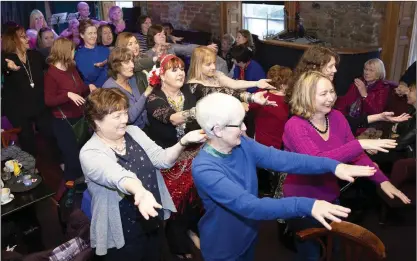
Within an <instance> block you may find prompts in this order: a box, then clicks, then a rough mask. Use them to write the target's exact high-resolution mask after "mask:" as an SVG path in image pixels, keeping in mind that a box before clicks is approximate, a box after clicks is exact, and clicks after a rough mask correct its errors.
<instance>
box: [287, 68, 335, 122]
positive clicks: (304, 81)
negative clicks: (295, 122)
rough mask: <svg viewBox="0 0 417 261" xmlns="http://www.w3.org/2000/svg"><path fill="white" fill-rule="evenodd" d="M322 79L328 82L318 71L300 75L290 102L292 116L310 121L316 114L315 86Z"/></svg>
mask: <svg viewBox="0 0 417 261" xmlns="http://www.w3.org/2000/svg"><path fill="white" fill-rule="evenodd" d="M322 78H323V79H326V80H327V81H330V80H329V78H327V77H326V75H324V74H323V73H321V72H318V71H309V72H305V73H303V74H301V76H300V78H298V80H297V82H296V83H295V85H294V89H293V93H292V96H291V100H290V106H291V113H292V114H294V115H297V116H300V117H302V118H304V119H310V118H311V117H312V116H313V115H314V113H315V112H316V109H315V106H314V103H315V100H316V98H315V97H316V91H317V84H318V82H319V80H320V79H322ZM330 82H331V81H330ZM332 84H333V83H332Z"/></svg>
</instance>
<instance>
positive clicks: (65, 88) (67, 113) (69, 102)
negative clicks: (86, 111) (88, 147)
mask: <svg viewBox="0 0 417 261" xmlns="http://www.w3.org/2000/svg"><path fill="white" fill-rule="evenodd" d="M74 53H75V45H74V43H73V42H71V41H70V40H68V39H66V38H60V39H58V40H56V41H55V42H54V44H53V46H52V49H51V54H50V55H49V57H48V60H47V61H48V63H49V69H48V71H47V72H46V74H45V103H46V105H47V106H49V107H51V109H52V113H53V116H54V120H53V131H54V135H55V137H56V139H57V142H58V146H59V149H60V150H61V152H62V156H63V158H64V164H65V170H64V178H65V180H75V179H77V178H79V177H81V176H82V175H83V172H82V170H81V165H80V160H79V153H80V146H79V145H78V143H77V139H76V137H75V134H74V132H73V130H72V127H71V125H74V124H75V123H77V122H78V121H79V120H80V119H81V118H82V116H83V109H82V108H83V107H82V105H83V104H84V102H85V100H84V98H85V97H86V96H87V95H88V94H89V93H90V91H92V90H94V89H95V86H94V85H92V84H90V87H88V86H87V85H86V84H84V82H83V80H82V79H81V77H80V75H79V74H78V71H77V69H76V68H75V63H74ZM70 124H71V125H70Z"/></svg>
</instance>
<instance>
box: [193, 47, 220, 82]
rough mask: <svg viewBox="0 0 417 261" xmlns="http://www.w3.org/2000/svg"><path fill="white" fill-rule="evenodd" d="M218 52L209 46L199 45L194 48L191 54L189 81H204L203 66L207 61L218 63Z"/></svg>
mask: <svg viewBox="0 0 417 261" xmlns="http://www.w3.org/2000/svg"><path fill="white" fill-rule="evenodd" d="M216 58H217V54H216V53H215V52H214V51H213V50H212V49H210V48H208V47H207V46H199V47H197V48H195V49H194V51H193V54H192V56H191V62H190V70H189V74H188V79H189V80H188V81H191V80H194V81H204V75H203V70H202V68H201V67H202V66H203V64H205V63H216Z"/></svg>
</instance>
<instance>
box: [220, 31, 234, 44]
mask: <svg viewBox="0 0 417 261" xmlns="http://www.w3.org/2000/svg"><path fill="white" fill-rule="evenodd" d="M222 39H223V40H226V41H227V42H228V43H229V46H232V45H233V44H234V43H235V41H236V40H235V38H234V37H233V35H231V34H224V35H223V37H222Z"/></svg>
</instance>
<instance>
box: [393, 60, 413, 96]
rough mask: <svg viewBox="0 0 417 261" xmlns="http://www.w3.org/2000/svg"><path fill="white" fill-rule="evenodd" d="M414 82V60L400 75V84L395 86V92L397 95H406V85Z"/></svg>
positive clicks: (408, 85)
mask: <svg viewBox="0 0 417 261" xmlns="http://www.w3.org/2000/svg"><path fill="white" fill-rule="evenodd" d="M413 84H414V85H415V84H416V61H414V63H413V64H411V65H410V67H408V69H407V71H405V73H404V74H403V76H401V79H400V84H399V85H398V87H397V88H395V92H396V93H397V94H398V96H400V97H401V96H403V95H407V93H408V92H409V89H408V87H410V86H411V85H413Z"/></svg>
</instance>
